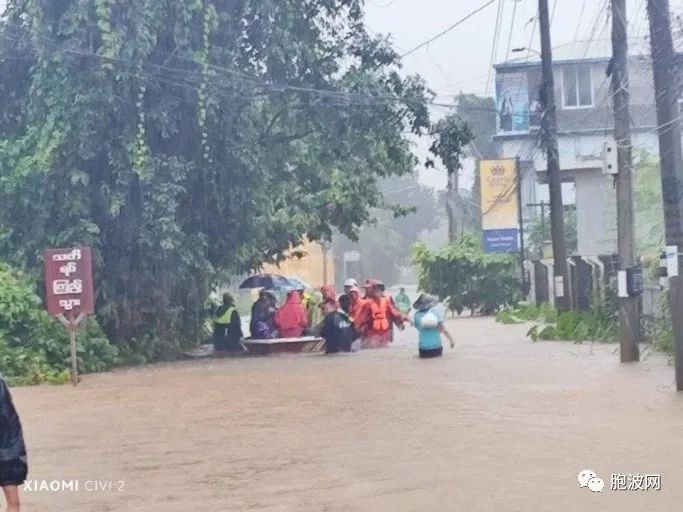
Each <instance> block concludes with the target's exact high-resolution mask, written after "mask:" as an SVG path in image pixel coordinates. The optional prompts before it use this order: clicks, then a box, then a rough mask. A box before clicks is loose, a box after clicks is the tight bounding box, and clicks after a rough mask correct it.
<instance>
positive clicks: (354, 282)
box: [344, 278, 358, 288]
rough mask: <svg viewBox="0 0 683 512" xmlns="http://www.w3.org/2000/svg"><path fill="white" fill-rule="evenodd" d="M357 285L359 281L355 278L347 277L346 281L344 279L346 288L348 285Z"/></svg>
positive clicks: (350, 286) (351, 286)
mask: <svg viewBox="0 0 683 512" xmlns="http://www.w3.org/2000/svg"><path fill="white" fill-rule="evenodd" d="M356 286H358V281H356V280H355V279H353V278H351V279H347V280H346V281H344V288H346V287H349V288H353V287H356Z"/></svg>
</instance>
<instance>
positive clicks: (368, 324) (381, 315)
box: [353, 279, 408, 348]
mask: <svg viewBox="0 0 683 512" xmlns="http://www.w3.org/2000/svg"><path fill="white" fill-rule="evenodd" d="M365 289H366V290H367V294H366V298H365V299H364V301H363V303H362V306H361V307H360V311H359V312H358V314H357V315H355V316H354V318H353V321H354V325H355V326H356V329H357V330H358V332H360V333H361V345H362V347H363V348H382V347H386V346H387V345H389V343H390V342H391V327H392V324H396V325H397V326H398V327H399V328H400V329H403V326H404V323H405V322H406V321H407V320H408V319H407V317H406V316H405V315H403V314H402V313H401V312H400V311H398V310H397V309H396V308H395V307H394V305H393V302H392V301H391V300H390V299H388V298H387V297H385V296H384V292H383V290H384V284H383V283H382V282H381V281H376V280H374V279H368V281H367V282H366V283H365Z"/></svg>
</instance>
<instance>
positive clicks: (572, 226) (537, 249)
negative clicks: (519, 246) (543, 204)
mask: <svg viewBox="0 0 683 512" xmlns="http://www.w3.org/2000/svg"><path fill="white" fill-rule="evenodd" d="M527 229H528V234H527V247H526V255H527V258H528V259H543V258H545V257H546V256H547V255H544V254H543V253H544V249H545V247H546V244H547V242H549V241H550V240H551V236H552V233H551V231H550V218H549V216H546V218H545V221H544V220H543V219H542V218H541V217H540V216H539V217H537V218H536V219H534V221H533V222H532V223H531V224H530V225H529V227H528V228H527ZM564 236H565V242H566V244H567V253H568V254H576V253H577V251H578V250H579V235H578V231H577V225H576V207H574V206H571V207H568V206H565V208H564ZM550 257H552V254H550Z"/></svg>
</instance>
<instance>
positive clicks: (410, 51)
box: [401, 0, 496, 58]
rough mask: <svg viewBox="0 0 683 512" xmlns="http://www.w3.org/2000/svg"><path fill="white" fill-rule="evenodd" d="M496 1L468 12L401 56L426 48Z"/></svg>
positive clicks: (491, 0)
mask: <svg viewBox="0 0 683 512" xmlns="http://www.w3.org/2000/svg"><path fill="white" fill-rule="evenodd" d="M495 1H496V0H489V1H488V2H486V3H485V4H484V5H482V6H481V7H479V8H477V9H475V10H474V11H472V12H471V13H469V14H468V15H467V16H465V17H464V18H461V19H459V20H458V21H456V22H455V23H453V24H452V25H451V26H450V27H448V28H447V29H445V30H443V31H441V32H439V33H438V34H436V35H435V36H433V37H430V38H429V39H427V40H426V41H424V42H422V43H420V44H418V45H417V46H416V47H415V48H413V49H412V50H408V51H407V52H406V53H404V54H403V55H401V58H405V57H407V56H408V55H410V54H412V53H415V52H416V51H418V50H419V49H421V48H424V47H425V46H427V45H428V44H431V43H433V42H434V41H436V40H437V39H439V38H441V37H443V36H445V35H446V34H448V33H449V32H450V31H451V30H453V29H454V28H456V27H458V26H460V25H462V24H463V23H464V22H466V21H467V20H469V19H470V18H472V17H473V16H474V15H476V14H479V13H480V12H481V11H483V10H484V9H486V8H487V7H488V6H489V5H491V4H492V3H494V2H495Z"/></svg>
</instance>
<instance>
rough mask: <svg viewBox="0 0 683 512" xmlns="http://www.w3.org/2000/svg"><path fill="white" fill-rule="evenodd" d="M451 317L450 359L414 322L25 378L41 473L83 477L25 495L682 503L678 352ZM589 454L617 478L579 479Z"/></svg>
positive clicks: (228, 504) (285, 510)
mask: <svg viewBox="0 0 683 512" xmlns="http://www.w3.org/2000/svg"><path fill="white" fill-rule="evenodd" d="M450 329H451V330H452V332H453V333H454V334H455V336H456V340H457V343H458V346H457V347H456V349H455V350H453V351H447V352H446V354H447V355H446V357H444V358H443V359H441V360H430V361H421V360H418V359H417V358H416V348H415V346H414V342H413V339H414V336H415V332H414V331H412V330H408V331H407V332H406V333H405V334H401V335H400V336H399V337H398V338H399V339H398V340H397V343H396V345H395V346H393V347H391V348H389V349H386V350H377V351H366V352H363V353H360V354H349V355H341V356H335V357H324V356H319V355H302V356H288V357H275V358H266V359H258V358H249V359H238V360H204V361H192V362H183V363H177V364H169V365H160V366H154V367H148V368H136V369H130V370H123V371H118V372H115V373H110V374H103V375H97V376H86V377H85V379H84V382H83V383H82V385H81V386H80V387H79V388H78V389H76V390H74V389H72V388H70V387H67V386H63V387H37V388H22V389H15V390H14V395H15V401H16V405H17V408H18V409H19V412H20V414H21V415H22V420H23V422H24V429H25V434H26V440H27V443H28V447H29V457H30V478H31V479H32V480H37V481H40V480H47V481H52V480H60V481H71V480H76V481H78V482H79V483H80V487H79V490H78V491H75V490H69V489H67V490H64V491H60V492H50V491H38V490H34V491H30V492H25V493H24V495H23V498H24V505H25V510H27V511H38V512H40V511H48V510H49V511H52V512H58V511H69V512H106V511H125V512H139V511H162V510H163V511H165V512H173V511H178V512H180V511H183V512H185V511H193V512H199V511H207V512H222V511H233V510H234V511H242V510H249V511H258V512H276V511H277V512H300V511H309V510H310V511H315V512H343V511H353V512H356V511H358V512H382V511H391V512H403V511H406V512H407V511H430V512H431V511H442V510H443V511H447V510H448V511H450V510H463V511H469V512H472V511H482V512H483V511H500V512H514V511H525V512H530V511H537V510H538V511H540V510H547V511H553V512H564V511H567V512H579V511H584V510H585V511H600V512H607V511H620V512H626V511H634V512H635V511H639V512H640V511H643V510H647V509H648V508H649V509H651V510H653V511H655V510H656V511H657V512H666V511H674V510H680V509H681V503H683V486H682V485H681V483H680V482H681V481H683V465H682V464H681V455H683V435H681V433H682V432H683V397H681V396H677V395H676V394H675V392H674V385H673V376H674V373H673V369H672V368H671V367H668V366H667V360H666V359H665V358H663V357H661V356H654V355H649V356H648V355H646V356H645V358H644V359H645V360H644V362H642V363H640V364H638V365H633V366H622V365H620V364H619V363H618V354H616V353H614V351H615V350H616V347H615V346H598V345H596V346H594V347H593V348H591V347H590V346H589V345H584V346H577V345H572V344H568V343H543V344H532V343H529V342H526V341H524V339H523V338H524V333H525V331H526V328H525V327H524V326H501V325H497V324H495V322H493V321H492V320H490V319H462V320H457V321H455V322H452V323H451V324H450ZM584 469H591V470H593V471H595V472H596V473H597V475H598V476H600V477H601V478H602V479H604V480H605V483H606V488H605V491H604V493H602V494H599V493H592V492H590V491H589V490H588V489H581V488H580V487H579V485H578V483H577V478H576V477H577V473H578V472H579V471H581V470H584ZM613 473H624V474H628V473H633V474H635V473H640V474H645V473H648V474H659V475H661V486H662V489H661V491H647V492H644V491H612V490H611V489H610V485H611V475H612V474H613ZM92 481H100V482H108V481H111V482H113V486H112V489H111V490H109V489H105V490H101V489H95V490H92V489H90V490H86V489H84V487H85V483H86V482H92ZM119 482H122V483H121V484H119ZM121 485H122V486H123V488H122V489H120V486H121ZM90 487H92V484H91V485H90ZM105 487H106V486H105Z"/></svg>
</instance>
